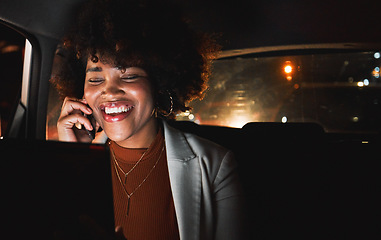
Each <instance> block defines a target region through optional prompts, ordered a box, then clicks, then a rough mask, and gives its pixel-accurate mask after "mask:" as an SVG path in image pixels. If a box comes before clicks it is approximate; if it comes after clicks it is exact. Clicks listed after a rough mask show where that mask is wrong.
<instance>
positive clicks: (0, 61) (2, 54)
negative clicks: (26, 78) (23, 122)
mask: <svg viewBox="0 0 381 240" xmlns="http://www.w3.org/2000/svg"><path fill="white" fill-rule="evenodd" d="M24 46H25V37H23V36H22V35H21V34H19V33H18V32H17V31H15V30H13V29H11V28H9V27H7V26H5V25H4V24H2V23H0V85H1V87H0V119H1V121H0V124H1V126H0V137H3V136H4V135H5V134H6V133H7V130H8V128H9V126H10V121H11V119H12V116H13V114H14V112H15V110H16V106H17V104H18V101H19V99H20V96H21V84H22V73H23V58H24Z"/></svg>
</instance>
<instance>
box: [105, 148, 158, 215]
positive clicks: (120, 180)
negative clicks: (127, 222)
mask: <svg viewBox="0 0 381 240" xmlns="http://www.w3.org/2000/svg"><path fill="white" fill-rule="evenodd" d="M164 147H165V145H164V144H163V147H162V149H161V152H160V155H159V157H158V158H157V160H156V162H155V164H154V165H153V167H152V168H151V170H150V171H149V172H148V174H147V176H146V177H145V178H144V179H143V181H142V182H141V183H140V184H139V185H138V186H137V187H136V188H135V189H134V191H132V192H131V193H128V192H127V190H126V183H123V182H122V179H121V178H120V174H119V171H118V168H120V166H119V164H118V162H117V160H116V157H115V154H114V151H113V150H112V148H110V150H111V153H112V156H113V159H114V168H115V172H116V175H117V176H118V180H119V182H120V184H121V185H122V188H123V191H124V192H125V194H126V195H127V213H126V215H127V216H128V214H129V212H130V199H131V197H132V195H134V193H135V192H136V190H138V189H139V188H140V187H141V186H142V185H143V183H144V182H145V181H146V180H147V179H148V177H149V176H150V175H151V173H152V171H153V170H154V169H155V167H156V165H157V163H158V162H159V160H160V158H161V155H162V154H163V152H164ZM146 152H147V151H146ZM146 152H144V153H143V155H144V154H145V153H146ZM142 158H143V157H140V159H139V160H141V159H142ZM117 166H118V167H117ZM136 166H137V164H135V165H134V167H133V168H135V167H136ZM120 169H121V168H120ZM121 170H122V169H121ZM122 172H123V173H124V171H123V170H122ZM130 172H131V170H130V171H129V172H128V173H130ZM127 175H128V174H127ZM125 176H126V175H125ZM125 180H126V178H125Z"/></svg>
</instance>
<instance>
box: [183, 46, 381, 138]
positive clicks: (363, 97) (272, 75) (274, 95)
mask: <svg viewBox="0 0 381 240" xmlns="http://www.w3.org/2000/svg"><path fill="white" fill-rule="evenodd" d="M380 67H381V60H380V52H379V51H358V52H353V51H351V52H333V53H326V52H325V53H314V54H299V55H297V54H295V53H291V54H290V53H287V54H281V53H277V54H273V56H250V55H249V56H244V57H234V58H228V59H220V60H218V61H216V62H215V63H214V68H213V74H212V77H211V79H210V82H209V89H208V90H207V93H206V95H205V98H204V99H203V100H202V101H194V102H192V103H191V107H193V110H192V111H189V112H186V113H181V114H179V115H178V117H177V119H178V120H187V121H194V122H196V123H199V124H208V125H218V126H229V127H242V126H243V125H245V124H246V123H248V122H284V123H285V122H315V123H318V124H320V125H322V126H323V127H324V129H325V130H326V131H327V132H348V131H349V132H373V131H378V130H379V128H380V126H381V78H380Z"/></svg>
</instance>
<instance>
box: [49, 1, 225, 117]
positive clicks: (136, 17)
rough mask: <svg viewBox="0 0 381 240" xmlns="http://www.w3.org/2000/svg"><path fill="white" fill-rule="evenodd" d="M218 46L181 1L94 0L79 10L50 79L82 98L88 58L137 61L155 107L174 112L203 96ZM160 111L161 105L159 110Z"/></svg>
mask: <svg viewBox="0 0 381 240" xmlns="http://www.w3.org/2000/svg"><path fill="white" fill-rule="evenodd" d="M219 50H220V47H219V45H218V44H216V41H214V39H213V38H212V37H211V35H208V34H205V33H196V32H195V31H193V30H192V29H190V27H189V26H188V24H187V22H186V21H185V20H184V19H183V18H182V14H181V11H180V10H179V9H178V8H177V6H175V5H173V4H170V3H169V2H165V3H163V1H154V0H153V1H142V0H93V1H90V2H88V3H86V4H85V5H84V6H83V7H82V8H81V10H80V13H79V15H78V20H77V21H76V24H75V25H74V28H73V29H72V31H70V33H69V34H67V35H66V37H64V39H63V44H62V45H61V49H60V50H59V51H58V54H59V55H61V57H62V56H63V61H60V64H59V66H58V67H57V66H55V69H58V70H56V71H54V73H53V74H52V79H51V82H52V83H53V84H54V85H55V86H56V88H57V90H58V92H59V94H60V95H61V97H66V96H69V97H75V98H82V96H83V89H84V79H85V69H86V63H87V60H88V59H91V60H92V61H94V62H97V61H102V62H103V63H108V64H112V65H113V66H116V67H121V68H128V67H139V68H142V69H144V70H145V71H146V72H147V73H148V75H149V76H150V81H151V84H152V86H153V89H154V92H155V96H154V98H155V99H156V107H157V108H158V109H162V112H165V111H167V112H168V109H169V108H170V101H169V97H168V93H169V94H170V95H171V96H172V98H173V114H172V116H169V117H174V113H176V112H179V111H185V110H188V109H189V107H187V103H188V102H190V101H191V100H193V99H195V98H200V99H202V97H203V91H204V90H205V89H206V86H207V85H206V84H207V81H208V78H209V75H210V71H211V69H210V66H211V61H212V60H213V59H214V58H215V57H216V54H217V53H218V51H219ZM159 112H160V111H159Z"/></svg>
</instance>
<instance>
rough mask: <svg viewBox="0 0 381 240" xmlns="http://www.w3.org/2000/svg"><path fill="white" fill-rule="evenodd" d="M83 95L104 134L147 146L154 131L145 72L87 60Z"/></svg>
mask: <svg viewBox="0 0 381 240" xmlns="http://www.w3.org/2000/svg"><path fill="white" fill-rule="evenodd" d="M84 98H85V99H86V101H87V103H88V104H89V106H90V107H91V109H92V110H93V116H94V118H95V120H96V121H97V123H98V124H99V125H100V126H101V127H102V128H103V130H104V131H105V133H106V135H107V136H108V137H109V138H110V139H111V140H113V141H115V142H116V143H117V144H118V145H120V146H123V147H129V148H144V147H148V146H149V145H150V143H151V142H152V140H153V139H154V138H155V136H156V133H157V125H158V124H157V121H156V119H155V117H154V114H153V112H154V99H153V92H152V87H151V84H150V82H149V80H148V75H147V73H146V72H145V71H144V70H143V69H141V68H137V67H130V68H126V69H120V68H116V67H114V66H112V65H109V64H103V63H102V62H101V61H98V62H96V63H94V62H92V61H90V60H89V61H88V62H87V67H86V79H85V87H84Z"/></svg>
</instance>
